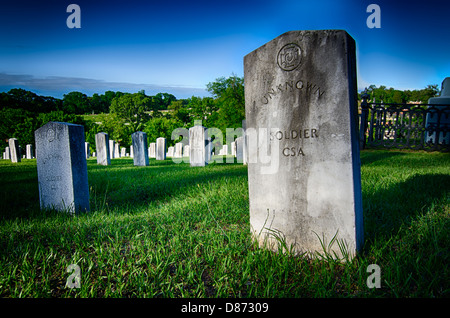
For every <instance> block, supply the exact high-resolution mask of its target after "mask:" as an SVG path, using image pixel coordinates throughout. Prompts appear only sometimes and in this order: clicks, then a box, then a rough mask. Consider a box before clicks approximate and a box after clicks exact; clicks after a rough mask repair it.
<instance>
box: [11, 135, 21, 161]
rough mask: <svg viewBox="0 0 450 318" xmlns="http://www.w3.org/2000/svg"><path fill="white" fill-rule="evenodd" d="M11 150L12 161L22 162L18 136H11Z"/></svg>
mask: <svg viewBox="0 0 450 318" xmlns="http://www.w3.org/2000/svg"><path fill="white" fill-rule="evenodd" d="M8 144H9V151H10V156H11V162H15V163H16V162H20V161H21V159H20V149H19V141H18V140H17V139H16V138H9V140H8Z"/></svg>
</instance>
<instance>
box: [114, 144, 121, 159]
mask: <svg viewBox="0 0 450 318" xmlns="http://www.w3.org/2000/svg"><path fill="white" fill-rule="evenodd" d="M114 158H120V144H119V143H118V142H116V143H115V145H114Z"/></svg>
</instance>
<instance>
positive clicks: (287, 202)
mask: <svg viewBox="0 0 450 318" xmlns="http://www.w3.org/2000/svg"><path fill="white" fill-rule="evenodd" d="M244 79H245V109H246V126H247V127H246V135H247V138H248V144H247V145H248V152H249V153H248V180H249V181H248V182H249V201H250V223H251V230H252V233H253V235H254V237H255V238H256V239H257V240H258V241H259V243H260V244H261V245H263V244H267V246H268V247H270V248H273V249H277V248H278V245H277V242H279V239H280V237H281V238H284V239H285V242H286V244H287V246H288V247H291V246H293V247H294V251H297V252H301V253H302V252H307V253H315V252H323V248H322V244H323V246H325V247H327V248H328V247H329V250H327V252H329V253H331V255H333V256H337V257H341V256H342V253H341V252H342V249H341V248H340V247H339V244H340V243H342V244H343V246H345V249H346V252H347V253H348V254H349V255H350V256H352V255H354V254H355V253H356V251H357V250H359V249H360V248H361V245H362V243H363V219H362V203H361V201H362V200H361V177H360V159H359V144H358V133H357V126H358V117H357V116H358V114H357V91H356V67H355V42H354V40H353V39H352V38H351V37H350V36H349V35H348V34H347V33H346V32H345V31H340V30H324V31H292V32H287V33H285V34H283V35H281V36H279V37H278V38H276V39H274V40H272V41H270V42H268V43H266V44H265V45H263V46H262V47H260V48H258V49H257V50H255V51H253V52H251V53H250V54H248V55H247V56H245V58H244ZM336 240H337V241H336ZM331 242H334V244H330V243H331ZM338 242H339V244H338Z"/></svg>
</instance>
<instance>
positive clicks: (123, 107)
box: [110, 93, 151, 132]
mask: <svg viewBox="0 0 450 318" xmlns="http://www.w3.org/2000/svg"><path fill="white" fill-rule="evenodd" d="M150 103H151V100H150V99H149V98H148V97H147V96H145V95H144V94H142V93H135V94H128V93H127V94H124V95H122V96H119V97H115V98H114V99H113V100H112V102H111V107H110V112H111V114H115V115H117V118H120V119H122V120H123V123H124V124H125V123H126V124H128V125H130V128H131V130H132V131H133V132H135V131H140V130H142V129H144V123H145V122H147V121H148V119H149V118H150V115H149V114H148V113H147V109H148V108H149V105H150Z"/></svg>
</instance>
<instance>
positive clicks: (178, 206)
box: [0, 151, 450, 298]
mask: <svg viewBox="0 0 450 318" xmlns="http://www.w3.org/2000/svg"><path fill="white" fill-rule="evenodd" d="M361 161H362V167H361V173H362V191H363V207H364V224H365V245H364V250H363V251H362V253H361V254H360V255H358V257H356V258H354V259H353V260H352V261H350V262H339V261H335V260H332V259H329V258H328V255H326V254H325V253H323V254H322V255H317V256H316V257H314V258H309V259H308V258H302V257H298V256H296V255H293V254H292V253H289V252H286V253H284V254H281V253H280V254H277V253H273V252H270V251H267V250H265V249H260V248H258V247H256V246H255V244H253V243H252V241H251V238H250V229H249V226H250V225H249V212H248V187H247V168H246V166H243V165H241V164H225V163H224V164H217V163H215V164H211V165H209V166H207V167H196V168H194V167H190V166H189V165H188V164H185V163H183V164H175V163H173V162H172V161H171V160H166V161H164V162H160V161H155V160H152V159H151V160H150V166H148V167H135V166H133V163H132V159H128V158H121V159H113V160H112V165H111V166H107V167H105V166H99V165H97V164H96V161H95V159H89V160H88V178H89V186H90V204H91V212H90V213H88V214H81V215H78V216H76V217H70V216H68V215H65V214H61V213H55V212H54V211H40V209H39V199H38V188H37V172H36V161H35V160H22V162H21V163H18V164H12V163H10V162H9V161H6V160H1V161H0V297H7V298H9V297H13V298H17V297H33V298H35V297H242V298H246V297H258V298H259V297H268V298H272V297H402V298H403V297H441V298H442V297H449V296H450V293H449V291H450V287H449V282H450V277H449V269H448V265H449V246H450V237H449V225H450V222H449V213H450V155H449V154H442V153H422V152H401V151H363V152H362V153H361ZM280 244H282V242H280ZM70 264H76V265H77V266H79V269H80V272H79V274H80V277H81V281H80V288H67V287H66V282H67V281H68V279H69V278H70V275H71V274H73V273H75V272H72V271H69V272H67V269H68V267H69V265H70ZM370 264H376V265H378V266H379V269H380V278H381V280H380V281H381V286H380V288H369V286H368V284H367V279H368V278H369V275H371V272H368V271H367V269H368V266H369V265H370Z"/></svg>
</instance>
